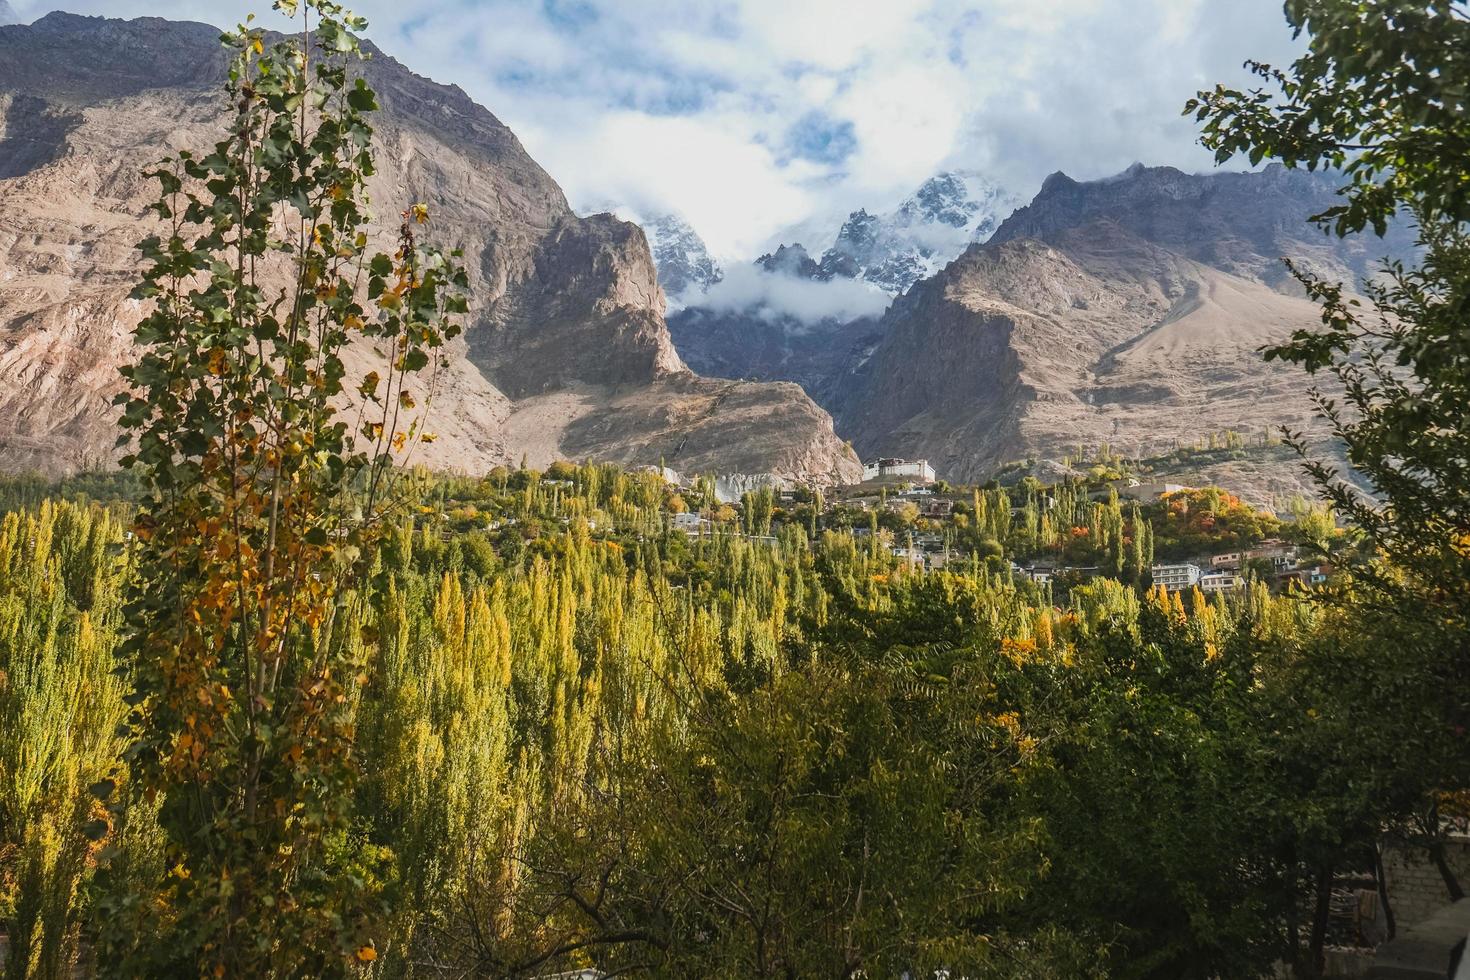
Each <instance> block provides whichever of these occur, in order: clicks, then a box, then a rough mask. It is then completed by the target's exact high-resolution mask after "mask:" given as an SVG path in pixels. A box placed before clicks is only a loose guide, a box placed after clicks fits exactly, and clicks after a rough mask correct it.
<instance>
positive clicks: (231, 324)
mask: <svg viewBox="0 0 1470 980" xmlns="http://www.w3.org/2000/svg"><path fill="white" fill-rule="evenodd" d="M275 7H276V9H277V10H279V11H281V12H283V13H285V14H287V15H289V16H292V17H296V18H299V22H300V25H301V34H300V35H297V36H292V37H285V38H275V37H271V36H268V35H266V34H265V33H264V32H263V31H261V30H259V29H256V28H253V27H250V26H249V25H248V23H247V25H244V26H241V27H240V28H239V29H238V30H236V31H234V32H232V33H227V34H225V35H224V36H223V38H222V40H223V42H224V43H225V45H226V46H227V47H229V48H230V49H231V50H232V51H233V58H232V61H231V63H230V69H229V75H228V80H227V82H226V84H225V90H226V93H227V96H228V100H229V105H230V108H231V117H230V120H229V130H228V135H226V136H225V138H224V139H222V140H221V141H220V142H219V143H218V144H216V145H215V146H214V147H213V149H212V150H211V151H209V152H207V153H204V154H202V155H199V154H194V153H190V152H182V153H180V154H179V155H178V156H177V157H176V158H174V159H172V160H168V161H165V162H164V163H163V164H161V165H160V167H159V168H158V169H157V170H156V171H154V172H153V173H152V174H150V176H151V177H152V178H153V179H155V180H156V181H157V182H158V185H159V187H160V191H161V193H160V196H159V198H158V200H157V202H156V203H155V204H154V205H152V210H153V211H155V212H156V214H157V216H158V217H159V218H160V219H161V221H162V223H163V230H162V231H161V233H160V234H158V235H156V236H154V237H150V238H148V239H147V240H145V241H144V242H143V243H142V244H141V249H142V252H143V254H144V256H145V258H146V260H147V261H148V263H149V267H148V269H147V271H146V273H145V274H144V276H143V279H142V281H141V283H140V284H139V286H138V287H137V289H136V290H135V292H134V295H135V297H137V298H139V299H143V300H147V301H148V302H150V303H151V305H152V312H151V313H150V314H149V315H148V316H147V317H146V318H145V319H143V321H142V322H141V323H140V324H139V325H138V327H137V329H136V331H135V332H134V337H135V340H136V342H137V347H138V350H139V355H138V357H137V359H136V361H135V362H134V363H133V364H131V365H130V366H128V367H127V368H125V369H124V372H123V373H124V376H125V377H126V378H127V380H128V381H129V382H130V383H131V386H132V391H131V392H130V393H129V394H127V395H125V396H123V397H122V398H121V399H120V401H121V402H122V403H123V404H124V406H125V407H124V410H123V416H122V422H121V424H122V425H123V427H124V429H125V430H126V431H125V435H124V437H123V438H124V439H133V440H136V450H135V452H134V454H133V455H131V456H128V457H126V458H125V459H124V465H125V466H128V467H130V468H131V469H132V470H133V471H134V472H135V473H138V474H140V475H141V476H142V478H143V481H144V483H145V486H146V491H147V492H146V497H145V500H144V502H143V506H142V508H141V513H140V516H139V517H138V519H137V522H136V524H135V526H134V527H133V533H134V535H135V539H136V542H135V549H136V573H135V575H134V576H133V578H132V580H131V581H130V583H129V585H128V604H127V607H126V613H125V615H126V622H127V635H126V639H125V641H124V643H123V646H122V657H123V660H124V669H126V670H127V671H129V672H130V676H131V678H132V682H133V690H132V693H131V694H130V695H129V697H128V703H129V705H130V706H131V710H130V714H129V716H128V720H127V726H126V727H127V733H128V737H129V747H128V749H127V752H126V762H127V767H128V772H127V778H126V787H127V793H126V794H119V795H120V796H122V797H124V798H123V799H120V800H117V801H115V802H114V817H113V822H114V823H118V822H120V820H121V819H122V818H124V817H125V816H126V813H127V811H128V808H129V807H130V806H131V807H132V808H133V809H134V810H136V809H138V808H141V807H143V806H145V805H147V806H157V808H158V810H157V812H158V818H157V819H158V822H159V824H160V827H161V829H162V831H163V838H164V842H165V843H164V850H165V854H164V860H163V862H162V866H163V868H164V869H165V872H164V874H162V875H161V876H158V877H159V878H160V880H155V881H152V882H147V883H143V884H142V885H141V886H140V884H139V883H138V882H137V881H134V882H132V883H131V885H132V887H131V888H129V889H124V890H122V893H120V894H113V895H112V896H110V899H109V901H110V903H111V904H110V906H109V909H110V912H111V914H112V915H113V916H115V920H116V922H118V923H126V925H121V926H119V930H115V931H120V930H123V929H127V930H131V931H133V932H134V933H138V932H142V933H144V934H146V935H148V936H149V937H150V941H149V942H147V943H138V942H136V941H134V942H132V943H131V944H129V943H126V942H122V941H119V948H118V949H117V950H114V951H113V952H115V953H116V954H117V955H115V956H103V957H99V959H100V960H101V962H103V963H104V964H107V966H106V968H108V969H115V970H116V971H117V972H118V973H119V974H127V975H145V974H146V975H150V976H162V975H169V976H176V975H188V974H208V975H215V976H240V977H271V976H305V975H310V976H322V975H334V974H341V973H347V972H350V971H352V970H353V969H356V967H357V965H359V964H360V963H361V962H362V961H365V960H370V959H372V958H374V957H375V955H376V953H375V947H374V941H373V937H372V926H373V923H374V921H375V918H376V915H375V913H376V911H377V908H376V905H377V902H378V899H377V898H376V897H375V888H374V886H373V884H372V882H371V877H372V876H371V874H367V873H364V872H363V871H362V870H361V867H360V866H359V865H360V861H359V858H360V855H356V854H354V852H353V848H352V845H351V843H350V837H349V835H348V834H347V829H348V827H347V824H348V819H349V814H350V803H351V796H352V790H353V785H354V780H355V772H354V763H353V739H354V731H353V717H352V711H353V704H354V703H355V698H354V695H353V690H352V689H353V688H354V687H355V686H356V685H357V684H359V683H360V680H361V678H362V666H363V664H364V663H365V659H366V653H367V651H368V650H369V649H370V647H371V644H372V642H373V637H371V636H363V635H352V631H350V630H349V629H348V628H347V627H346V626H345V625H344V624H346V623H350V622H352V621H353V617H352V616H351V614H350V611H351V608H352V607H353V604H355V603H361V602H363V601H364V595H365V593H366V592H368V591H369V590H370V589H371V582H370V581H369V574H370V569H371V567H372V561H373V558H374V556H375V554H376V551H377V547H376V545H377V542H378V539H379V535H380V533H381V532H382V529H383V528H384V526H385V523H386V522H387V521H386V519H387V518H389V517H390V516H391V512H392V510H393V505H392V500H393V497H394V493H393V488H392V482H393V480H394V473H395V469H394V463H395V461H401V460H402V459H403V458H404V454H405V453H406V451H407V450H408V448H409V447H410V446H411V445H412V444H413V443H414V442H416V441H418V440H420V439H423V438H425V437H426V434H425V433H423V432H422V430H421V428H420V422H421V420H420V419H419V418H418V417H417V416H416V415H415V409H416V407H420V403H422V404H423V405H426V404H427V403H428V400H429V395H430V393H431V391H430V389H431V388H432V378H433V375H434V373H435V372H434V370H433V369H434V368H435V367H437V364H438V361H439V358H440V355H441V349H442V346H443V344H444V342H445V341H446V340H448V339H450V338H452V337H453V336H454V335H455V334H456V333H457V332H458V327H457V326H455V325H454V323H453V317H454V315H455V314H458V313H463V312H464V310H465V301H464V299H463V291H464V288H465V286H466V276H465V273H464V271H463V270H462V269H461V268H459V267H458V266H457V264H456V263H455V262H454V261H453V259H452V258H449V257H446V256H444V255H443V254H441V253H439V252H437V251H435V250H433V249H428V248H425V247H423V246H421V245H420V244H419V243H418V242H417V241H416V238H415V227H416V226H417V225H419V224H422V223H424V222H425V221H426V220H427V213H426V212H425V211H424V210H423V208H422V207H421V206H414V207H411V208H409V209H408V210H407V211H405V212H404V213H403V218H402V227H401V230H400V233H399V238H398V244H397V248H396V250H395V251H394V252H393V253H392V254H383V253H378V254H373V253H371V252H370V250H369V247H368V243H369V237H368V224H369V215H368V212H367V210H366V205H367V195H366V189H365V182H366V179H367V178H368V177H369V176H370V175H371V174H372V172H373V157H372V149H371V143H372V132H373V131H372V127H371V126H370V124H369V122H368V114H369V113H370V112H371V111H372V110H374V109H375V108H376V99H375V96H374V93H373V92H372V90H371V89H370V88H369V87H368V86H367V84H366V83H365V81H364V80H363V79H362V78H360V77H353V75H352V72H351V68H352V64H353V63H354V61H355V60H356V59H358V58H360V57H361V53H360V50H359V47H358V42H357V40H356V38H355V37H354V36H353V34H352V33H351V32H355V31H361V30H362V28H363V27H364V26H365V22H364V21H363V20H362V19H361V18H358V17H355V16H353V15H352V14H351V13H349V12H347V11H346V10H344V9H343V8H342V7H341V6H340V5H338V4H336V3H332V2H330V0H305V2H303V3H298V2H297V0H277V2H276V4H275ZM349 347H354V348H357V349H359V350H366V349H367V348H376V349H377V350H378V352H379V353H380V354H381V355H383V359H384V360H383V364H382V365H381V366H380V368H381V373H380V372H379V371H373V372H369V373H367V374H366V376H364V377H356V376H349V375H350V374H351V372H350V371H349V368H348V364H347V362H346V361H344V353H345V352H346V351H347V350H348V349H349ZM425 376H426V377H427V379H428V380H426V381H422V382H416V381H415V379H416V378H420V377H425ZM395 454H397V455H395ZM109 789H110V786H108V785H107V784H103V785H102V787H101V790H100V791H101V792H104V793H106V792H108V791H109ZM120 877H121V876H120ZM105 945H106V944H105V943H104V946H105ZM124 947H126V949H125V948H124ZM104 952H106V950H104Z"/></svg>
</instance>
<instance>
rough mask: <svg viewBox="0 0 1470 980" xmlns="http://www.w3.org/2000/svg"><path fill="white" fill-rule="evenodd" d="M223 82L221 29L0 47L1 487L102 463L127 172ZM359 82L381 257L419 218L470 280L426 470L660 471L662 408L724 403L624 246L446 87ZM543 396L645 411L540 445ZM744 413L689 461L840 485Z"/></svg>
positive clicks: (836, 446)
mask: <svg viewBox="0 0 1470 980" xmlns="http://www.w3.org/2000/svg"><path fill="white" fill-rule="evenodd" d="M222 68H223V57H222V52H221V49H220V47H219V45H218V32H217V31H216V30H214V29H213V28H210V27H207V26H204V25H199V24H184V23H173V22H169V21H163V20H158V19H147V18H145V19H140V20H135V21H126V22H124V21H115V20H105V19H102V18H82V17H75V16H72V15H66V14H52V15H48V16H47V17H45V18H42V20H40V21H38V22H37V23H36V24H34V25H32V26H30V27H7V28H4V29H0V468H3V469H10V470H14V469H21V468H27V467H39V468H44V469H47V470H52V471H55V470H61V469H66V468H71V467H74V466H77V465H81V464H83V463H89V462H92V461H100V460H105V459H107V458H110V456H111V454H112V437H113V433H114V429H113V427H112V418H113V410H112V409H111V407H110V405H109V402H110V399H111V396H112V395H113V394H114V393H115V392H116V390H117V389H118V387H119V382H118V379H117V375H116V368H117V365H118V364H119V363H120V362H121V361H122V360H123V359H125V358H126V357H127V356H128V344H129V340H128V332H129V330H130V329H131V327H132V325H133V324H134V323H135V322H136V321H137V319H138V317H139V316H140V315H141V312H142V311H141V309H140V308H139V307H138V305H137V304H135V303H133V301H131V300H129V299H128V298H127V292H128V288H129V285H130V283H131V282H132V280H133V279H134V277H135V275H136V271H137V268H138V257H137V254H136V252H135V251H134V244H135V242H136V241H137V240H138V239H139V238H141V237H142V236H143V235H144V234H145V233H146V229H147V224H148V220H147V219H145V218H144V217H143V215H144V211H143V206H144V204H145V203H146V201H147V200H148V198H149V196H150V194H151V188H150V187H149V186H148V184H147V182H146V181H144V180H143V179H142V178H141V177H140V176H139V173H140V172H141V170H142V169H143V168H144V167H145V166H147V165H150V164H152V163H153V162H154V161H156V160H157V159H158V158H159V157H160V156H161V155H162V154H163V153H165V152H169V151H172V150H175V149H178V148H181V147H186V146H189V147H198V146H207V145H211V144H212V143H213V142H214V141H215V140H217V139H218V138H219V136H220V132H221V125H222V120H223V118H224V115H223V113H224V109H225V107H224V105H223V102H222V96H221V95H220V94H219V92H218V89H217V83H218V81H219V78H220V73H221V71H222ZM365 73H366V75H367V76H368V79H369V81H370V82H371V84H372V85H373V86H374V87H375V88H376V89H377V90H378V92H379V94H380V100H381V102H382V104H383V111H382V112H381V113H379V114H378V116H377V118H376V119H375V125H376V127H377V135H378V173H377V175H376V176H375V177H374V178H373V180H372V182H371V183H370V188H369V189H370V193H371V195H372V199H373V201H374V204H375V208H376V209H377V211H378V213H379V214H380V215H383V216H384V218H385V220H383V221H382V222H381V225H382V230H383V233H382V234H380V236H379V244H380V245H386V244H388V241H387V238H386V235H387V234H389V233H391V231H392V230H393V229H394V228H396V221H392V220H387V219H391V218H392V217H393V216H394V215H396V212H397V210H398V209H400V208H402V207H404V206H406V205H407V204H409V203H411V202H414V201H425V202H426V203H428V205H429V206H430V210H431V212H432V214H433V215H434V223H433V226H432V227H433V234H434V236H435V238H436V239H437V240H439V241H441V242H443V243H445V244H446V245H452V246H457V247H460V248H463V249H464V251H465V255H466V261H467V265H468V267H469V271H470V275H471V281H472V297H471V318H470V323H469V324H468V329H467V331H466V333H465V336H464V338H463V339H462V340H461V341H460V343H459V346H458V347H457V349H456V350H455V351H454V353H456V354H459V355H463V356H460V357H458V358H457V359H456V360H455V362H454V366H453V368H452V369H451V371H450V373H449V377H448V379H447V381H446V383H445V385H444V387H443V388H442V389H441V390H440V392H439V394H438V396H437V399H436V403H435V407H434V413H433V418H432V426H431V427H432V428H434V429H435V430H436V431H437V432H438V433H439V435H440V439H439V441H438V442H436V443H435V444H434V445H433V446H431V447H425V449H426V450H428V451H429V456H428V461H429V462H433V463H438V464H440V465H447V466H454V467H458V468H464V469H469V470H475V469H480V468H484V467H485V466H488V465H491V464H493V463H496V462H502V461H506V460H515V459H518V458H520V456H521V455H522V454H523V453H532V450H534V454H533V455H535V456H538V457H542V458H546V457H554V456H558V455H566V456H575V457H576V458H582V457H595V458H608V459H618V460H622V461H627V462H657V460H658V458H659V457H660V456H663V457H665V458H673V457H674V456H675V454H676V453H677V452H678V451H679V441H678V439H677V438H676V437H675V436H674V435H673V434H671V433H669V432H668V431H667V427H666V426H665V425H664V424H663V421H662V416H661V415H660V411H662V412H663V413H664V414H666V415H668V416H671V417H672V416H678V415H681V414H688V413H696V412H698V411H700V409H701V406H703V405H704V404H705V403H706V402H708V401H709V400H710V399H712V398H715V397H718V395H719V393H721V392H723V391H725V389H726V388H727V387H728V385H727V384H725V383H723V382H715V381H706V380H704V379H700V378H697V377H694V376H693V375H692V374H691V373H690V372H689V371H688V369H687V368H685V366H684V365H683V363H682V361H681V360H680V359H679V357H678V355H677V354H676V353H675V351H674V348H673V345H672V343H671V342H670V340H669V335H668V331H667V329H666V327H665V324H664V322H663V294H662V291H661V290H660V289H659V287H658V284H657V282H656V279H655V273H654V267H653V262H652V259H651V257H650V255H649V251H648V246H647V242H646V241H645V239H644V236H643V234H642V232H641V231H640V230H639V229H638V228H637V227H636V226H633V225H629V224H626V223H624V222H620V221H617V220H616V219H614V218H612V217H611V216H607V215H599V216H594V217H592V218H587V219H583V218H578V217H577V216H576V215H574V214H573V213H572V212H571V210H570V208H569V207H568V206H567V203H566V200H565V198H564V196H563V195H562V193H561V190H560V189H559V188H558V187H557V186H556V184H555V182H554V181H553V180H552V179H551V178H550V177H549V176H548V175H547V174H546V173H545V172H544V171H543V170H542V169H541V168H540V167H539V166H538V165H537V164H536V163H535V161H533V160H532V159H531V158H530V157H529V156H528V155H527V154H526V153H525V151H524V149H523V148H522V147H521V145H520V143H519V141H518V140H517V139H516V138H515V136H514V134H513V133H511V132H510V130H508V129H507V128H506V127H505V126H504V125H503V124H501V123H500V122H499V120H497V119H496V118H495V117H494V116H493V115H491V114H490V113H489V112H487V111H486V110H485V109H483V108H481V107H480V106H477V105H476V104H475V103H474V102H473V101H472V100H470V99H469V97H468V96H466V95H465V94H464V93H463V92H462V91H460V90H459V89H457V88H455V87H452V86H442V85H437V84H435V83H433V82H430V81H428V80H427V79H424V78H422V77H420V76H417V75H415V74H413V73H412V72H410V71H408V70H407V69H406V68H404V67H403V66H402V65H400V64H398V63H397V62H396V61H394V60H393V59H391V58H389V57H386V56H384V55H382V54H381V53H379V54H378V55H377V56H376V57H374V58H373V59H372V60H371V61H370V62H368V63H367V65H366V67H365ZM367 354H368V352H366V351H363V352H359V359H363V358H366V356H367ZM556 392H575V399H573V401H574V403H575V410H576V412H578V413H580V414H579V415H577V416H576V418H575V419H574V420H573V421H574V422H580V423H587V422H588V420H589V418H595V417H597V416H599V415H600V414H601V413H604V412H608V411H614V410H615V409H614V406H616V405H619V404H622V402H623V401H625V400H626V399H628V398H630V397H631V398H635V399H641V400H642V401H640V404H642V403H644V402H647V403H648V405H649V406H650V407H649V410H648V411H646V412H642V413H638V412H619V413H618V418H617V420H615V421H614V422H613V424H611V425H607V426H601V425H597V426H590V427H589V426H588V425H587V424H583V425H582V427H581V428H580V429H578V432H579V433H580V434H579V436H578V438H577V440H576V441H575V445H566V446H563V445H561V444H560V443H559V442H557V433H565V432H566V431H567V426H566V425H560V424H557V425H552V424H550V423H547V424H546V425H542V424H541V423H540V422H538V419H540V417H541V416H540V413H539V410H538V409H539V406H538V405H537V404H535V403H534V399H537V398H540V397H543V396H545V395H547V394H551V393H556ZM740 395H741V400H742V401H743V402H744V403H747V404H748V405H749V406H752V412H753V414H752V415H751V417H750V418H744V419H736V418H731V419H730V420H729V421H730V424H729V425H725V424H724V423H725V421H726V420H725V419H724V418H723V417H720V416H716V417H712V418H709V419H707V420H706V421H705V423H704V426H705V430H706V435H707V440H706V445H705V449H704V451H703V455H702V456H700V457H699V459H700V460H701V461H702V462H703V463H704V464H707V465H708V466H709V467H710V468H720V469H734V468H735V467H736V465H737V464H738V465H739V466H740V467H741V468H742V469H743V470H747V471H752V472H771V473H776V474H778V475H780V476H783V477H791V478H807V477H827V476H833V475H843V474H848V475H850V474H851V473H852V472H853V471H854V467H855V466H856V462H855V460H854V459H853V457H852V456H851V453H850V452H849V451H848V450H847V449H846V448H845V447H844V446H843V445H842V443H841V442H840V441H839V440H838V439H837V438H836V437H835V435H834V434H833V433H832V431H831V425H830V421H829V420H828V419H827V418H826V417H825V415H824V414H823V413H821V412H820V411H818V410H817V409H816V408H815V407H814V406H813V405H811V403H810V402H809V401H808V400H807V399H805V398H804V396H802V395H801V394H800V392H799V391H795V390H794V389H792V388H791V387H790V386H783V385H749V386H743V390H742V391H741V392H740ZM727 400H728V399H727ZM757 409H758V410H757ZM521 414H525V416H526V417H525V418H524V419H520V420H519V421H517V416H518V415H521ZM751 418H759V419H762V420H764V421H763V423H761V424H759V425H758V424H753V423H752V422H751ZM762 426H764V427H765V429H767V430H768V431H762ZM589 431H595V432H596V437H595V438H594V437H592V436H590V435H587V434H586V433H587V432H589ZM670 465H675V464H674V462H670ZM685 465H686V466H688V465H689V464H688V463H687V462H686V463H685Z"/></svg>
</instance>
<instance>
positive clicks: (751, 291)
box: [699, 264, 892, 324]
mask: <svg viewBox="0 0 1470 980" xmlns="http://www.w3.org/2000/svg"><path fill="white" fill-rule="evenodd" d="M891 300H892V297H891V296H889V295H888V294H887V293H885V292H884V291H883V290H881V289H879V288H878V287H877V286H874V285H872V284H871V283H867V282H863V281H862V280H858V279H832V280H828V281H822V280H819V279H804V278H802V277H800V276H794V275H790V274H788V273H785V272H766V271H765V270H764V269H762V268H760V267H759V266H755V265H744V264H742V265H736V266H731V267H729V268H727V269H726V270H725V278H724V279H722V280H720V281H719V282H717V283H715V284H714V285H713V286H711V287H710V288H709V291H708V292H706V293H705V294H704V295H703V296H701V297H700V298H699V305H700V306H702V307H704V308H706V309H709V310H713V311H715V312H719V313H740V312H746V313H751V314H753V315H756V316H766V317H767V318H769V319H772V320H775V319H782V318H792V319H795V320H799V321H800V322H802V323H804V324H813V323H818V322H821V321H822V320H856V319H859V318H861V317H868V316H880V315H881V314H882V313H883V311H884V310H885V309H887V308H888V304H889V302H890V301H891Z"/></svg>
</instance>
